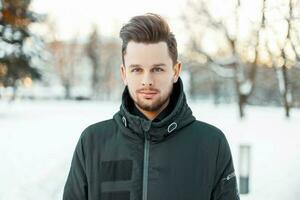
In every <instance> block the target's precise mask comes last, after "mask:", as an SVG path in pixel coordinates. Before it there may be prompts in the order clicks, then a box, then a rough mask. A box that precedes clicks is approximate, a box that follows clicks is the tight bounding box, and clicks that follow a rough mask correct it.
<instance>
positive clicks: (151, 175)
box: [63, 79, 239, 200]
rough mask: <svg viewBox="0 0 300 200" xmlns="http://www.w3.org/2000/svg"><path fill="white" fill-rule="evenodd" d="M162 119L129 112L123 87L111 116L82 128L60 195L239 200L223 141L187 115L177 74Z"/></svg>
mask: <svg viewBox="0 0 300 200" xmlns="http://www.w3.org/2000/svg"><path fill="white" fill-rule="evenodd" d="M171 98H172V102H175V103H174V106H173V108H172V110H171V112H170V113H169V114H168V115H167V116H165V117H164V118H163V119H162V120H159V121H156V120H153V121H150V120H147V119H145V118H143V117H141V116H138V115H134V114H133V113H132V112H131V110H132V105H133V102H132V99H131V98H130V96H129V92H128V88H127V87H126V88H125V90H124V92H123V96H122V104H121V107H120V111H119V112H117V113H116V114H115V115H114V117H113V119H110V120H106V121H102V122H98V123H96V124H93V125H90V126H89V127H87V128H86V129H85V130H84V131H83V133H82V135H81V137H80V139H79V141H78V143H77V146H76V149H75V152H74V155H73V159H72V163H71V168H70V172H69V175H68V177H67V181H66V184H65V187H64V193H63V200H239V194H238V190H237V182H236V176H235V172H234V166H233V162H232V156H231V152H230V148H229V145H228V142H227V140H226V138H225V136H224V134H223V133H222V132H221V131H220V130H219V129H217V128H216V127H214V126H212V125H209V124H207V123H204V122H200V121H197V120H196V119H195V118H194V116H193V115H192V111H191V109H190V108H189V106H188V104H187V102H186V98H185V95H184V91H183V85H182V81H181V79H179V81H178V82H177V83H176V84H174V89H173V93H172V96H171Z"/></svg>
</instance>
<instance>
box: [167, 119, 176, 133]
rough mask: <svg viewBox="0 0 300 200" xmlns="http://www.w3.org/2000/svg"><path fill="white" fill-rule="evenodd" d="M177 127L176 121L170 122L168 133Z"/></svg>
mask: <svg viewBox="0 0 300 200" xmlns="http://www.w3.org/2000/svg"><path fill="white" fill-rule="evenodd" d="M176 128H177V123H176V122H172V123H171V124H170V125H169V126H168V133H171V132H172V131H174V130H175V129H176Z"/></svg>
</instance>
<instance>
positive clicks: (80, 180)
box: [63, 132, 88, 200]
mask: <svg viewBox="0 0 300 200" xmlns="http://www.w3.org/2000/svg"><path fill="white" fill-rule="evenodd" d="M83 133H84V132H83ZM82 136H83V134H82V135H81V137H80V139H79V141H78V143H77V145H76V148H75V151H74V154H73V158H72V162H71V167H70V171H69V175H68V177H67V181H66V183H65V186H64V192H63V200H87V199H88V194H87V189H88V184H87V176H86V168H85V154H84V148H83V137H82Z"/></svg>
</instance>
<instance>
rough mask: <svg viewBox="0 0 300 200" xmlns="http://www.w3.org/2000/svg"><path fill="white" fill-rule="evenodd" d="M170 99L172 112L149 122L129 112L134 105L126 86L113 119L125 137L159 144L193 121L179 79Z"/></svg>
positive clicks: (193, 118)
mask: <svg viewBox="0 0 300 200" xmlns="http://www.w3.org/2000/svg"><path fill="white" fill-rule="evenodd" d="M171 98H172V99H173V102H172V103H174V106H173V110H172V111H170V112H169V113H168V115H167V116H166V117H164V118H163V119H162V120H160V121H155V120H154V121H150V120H148V119H146V118H144V117H141V116H139V115H134V114H133V113H132V112H130V111H131V110H132V106H134V104H133V100H132V99H131V97H130V95H129V91H128V88H127V86H126V87H125V89H124V92H123V95H122V104H121V106H120V111H119V112H117V113H116V114H115V115H114V119H115V120H116V122H117V124H118V125H119V127H120V128H121V130H122V133H124V134H125V135H127V136H129V137H131V138H137V137H138V138H142V139H145V138H146V139H148V140H150V141H152V142H160V141H162V140H164V139H165V138H167V137H168V136H170V135H174V134H175V133H176V132H178V130H180V129H181V128H183V127H185V126H187V125H188V124H190V123H191V122H193V121H194V120H195V117H194V116H193V115H192V111H191V109H190V107H189V106H188V105H187V102H186V97H185V94H184V91H183V84H182V80H181V78H179V79H178V81H177V82H176V83H175V84H174V87H173V92H172V96H171ZM170 102H171V101H170Z"/></svg>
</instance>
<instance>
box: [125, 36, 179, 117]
mask: <svg viewBox="0 0 300 200" xmlns="http://www.w3.org/2000/svg"><path fill="white" fill-rule="evenodd" d="M124 61H125V66H123V65H122V66H121V75H122V79H123V81H124V84H125V85H128V89H129V94H130V96H131V98H132V99H133V101H134V103H135V104H136V105H137V106H138V107H139V108H140V109H142V110H144V111H148V112H157V111H160V109H161V108H162V107H163V106H165V105H166V104H167V103H168V102H169V97H170V95H171V93H172V89H173V83H175V82H177V80H178V76H179V72H180V70H181V64H180V63H177V64H175V66H173V63H172V59H171V57H170V55H169V52H168V47H167V44H166V42H159V43H154V44H144V43H136V42H133V41H130V42H129V43H128V46H127V49H126V54H125V56H124Z"/></svg>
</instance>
